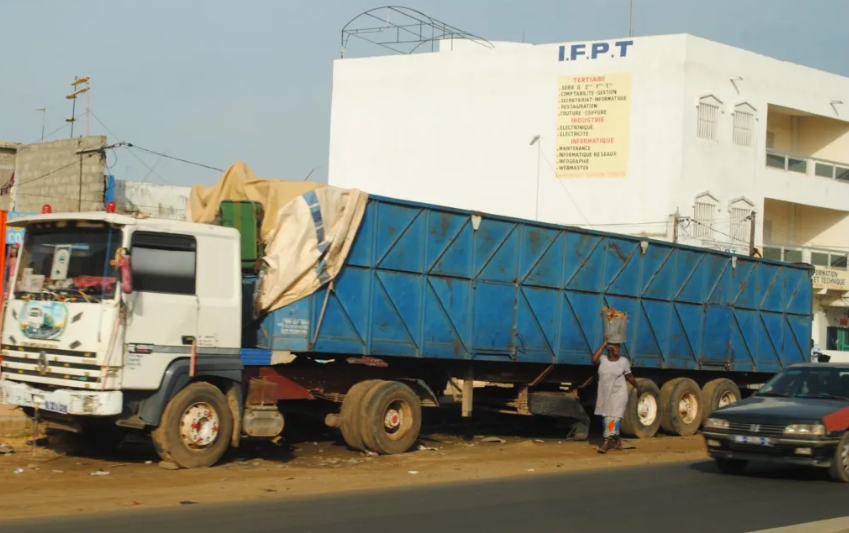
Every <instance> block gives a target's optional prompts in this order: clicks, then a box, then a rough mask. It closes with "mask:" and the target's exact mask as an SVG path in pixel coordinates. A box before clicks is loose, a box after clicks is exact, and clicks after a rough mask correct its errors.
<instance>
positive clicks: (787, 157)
mask: <svg viewBox="0 0 849 533" xmlns="http://www.w3.org/2000/svg"><path fill="white" fill-rule="evenodd" d="M766 166H767V167H769V168H774V169H778V170H783V171H784V172H793V173H796V174H802V175H805V176H812V177H817V178H825V179H830V180H836V181H840V182H842V183H847V184H849V163H839V162H837V161H829V160H827V159H819V158H816V157H805V156H803V155H799V154H793V153H790V152H782V151H780V150H767V151H766Z"/></svg>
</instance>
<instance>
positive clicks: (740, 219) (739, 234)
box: [731, 198, 755, 244]
mask: <svg viewBox="0 0 849 533" xmlns="http://www.w3.org/2000/svg"><path fill="white" fill-rule="evenodd" d="M754 207H755V206H754V204H753V203H752V202H750V201H749V200H748V199H746V198H738V199H736V200H733V201H732V202H731V240H732V241H733V242H734V243H737V244H739V243H748V242H749V236H750V235H751V229H752V228H751V225H752V219H751V216H752V213H753V212H754Z"/></svg>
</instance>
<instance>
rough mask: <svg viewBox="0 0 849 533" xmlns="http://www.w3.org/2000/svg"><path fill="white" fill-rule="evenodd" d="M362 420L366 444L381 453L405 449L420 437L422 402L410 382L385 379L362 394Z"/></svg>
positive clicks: (390, 453)
mask: <svg viewBox="0 0 849 533" xmlns="http://www.w3.org/2000/svg"><path fill="white" fill-rule="evenodd" d="M360 421H361V425H360V432H361V435H362V437H363V444H365V447H366V448H368V449H369V450H371V451H373V452H377V453H379V454H382V455H395V454H399V453H404V452H406V451H408V450H409V449H410V448H412V447H413V445H414V444H415V443H416V440H418V438H419V431H421V427H422V402H421V399H419V397H418V395H417V394H416V393H415V392H413V390H412V389H411V388H410V387H408V386H407V385H405V384H403V383H399V382H397V381H384V382H381V383H379V384H377V385H375V386H374V387H373V388H372V389H371V390H369V391H368V392H367V393H366V395H365V396H364V397H363V400H362V409H361V411H360Z"/></svg>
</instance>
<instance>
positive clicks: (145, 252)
mask: <svg viewBox="0 0 849 533" xmlns="http://www.w3.org/2000/svg"><path fill="white" fill-rule="evenodd" d="M130 254H131V261H132V271H133V290H134V291H139V292H158V293H166V294H195V285H196V275H197V273H196V269H195V261H196V258H197V243H196V242H195V239H194V237H190V236H187V235H174V234H170V233H150V232H136V233H134V234H133V242H132V249H131V252H130Z"/></svg>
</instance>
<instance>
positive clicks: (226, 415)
mask: <svg viewBox="0 0 849 533" xmlns="http://www.w3.org/2000/svg"><path fill="white" fill-rule="evenodd" d="M232 436H233V418H232V416H231V414H230V408H229V407H228V405H227V398H225V396H224V394H223V393H222V392H221V391H220V390H218V389H217V388H216V387H215V386H213V385H211V384H209V383H203V382H197V383H192V384H190V385H189V386H187V387H186V388H184V389H183V390H181V391H180V392H178V393H177V394H175V395H174V397H173V398H171V401H170V402H168V405H167V406H166V407H165V411H164V412H163V413H162V419H161V420H160V422H159V427H157V428H156V429H155V430H153V432H152V433H151V437H152V438H153V444H154V447H155V448H156V452H157V453H158V454H159V456H160V457H161V458H162V460H163V461H171V462H173V463H176V464H177V465H178V466H180V467H182V468H205V467H208V466H212V465H214V464H215V463H216V462H218V460H219V459H221V456H223V455H224V452H226V451H227V449H228V448H229V446H230V439H231V438H232Z"/></svg>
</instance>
